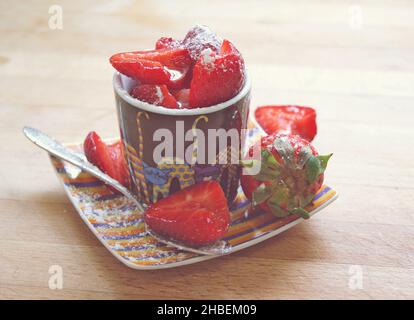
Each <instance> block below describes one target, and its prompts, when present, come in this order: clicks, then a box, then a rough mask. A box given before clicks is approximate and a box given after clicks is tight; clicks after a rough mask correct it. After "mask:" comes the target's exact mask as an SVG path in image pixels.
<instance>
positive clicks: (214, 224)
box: [145, 181, 230, 246]
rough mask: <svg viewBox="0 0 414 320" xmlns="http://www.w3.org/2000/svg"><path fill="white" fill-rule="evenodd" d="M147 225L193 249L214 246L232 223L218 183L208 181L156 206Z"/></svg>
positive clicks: (174, 195) (146, 220)
mask: <svg viewBox="0 0 414 320" xmlns="http://www.w3.org/2000/svg"><path fill="white" fill-rule="evenodd" d="M145 222H146V223H147V225H148V226H149V228H150V229H151V230H153V231H154V232H155V233H158V234H160V235H163V236H166V237H169V238H172V239H174V240H176V241H181V242H183V243H185V244H189V245H192V246H202V245H207V244H211V243H214V242H215V241H217V240H219V239H220V238H222V237H223V236H224V235H225V234H226V232H227V230H228V228H229V223H230V213H229V209H228V207H227V200H226V197H225V196H224V192H223V190H222V189H221V186H220V184H219V183H218V182H217V181H205V182H201V183H198V184H196V185H193V186H191V187H189V188H186V189H183V190H181V191H178V192H176V193H174V194H172V195H171V196H169V197H167V198H163V199H161V200H159V201H158V202H156V203H155V204H152V205H151V206H150V207H149V208H148V210H147V211H146V212H145Z"/></svg>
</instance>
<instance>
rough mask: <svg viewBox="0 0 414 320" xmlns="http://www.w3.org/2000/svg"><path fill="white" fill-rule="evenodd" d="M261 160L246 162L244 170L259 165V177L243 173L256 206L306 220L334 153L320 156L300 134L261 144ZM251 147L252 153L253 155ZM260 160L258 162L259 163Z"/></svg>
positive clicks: (267, 139) (277, 136)
mask: <svg viewBox="0 0 414 320" xmlns="http://www.w3.org/2000/svg"><path fill="white" fill-rule="evenodd" d="M258 144H259V145H258V146H256V147H259V148H260V155H261V159H260V160H258V159H256V160H250V161H249V160H246V161H244V162H243V163H244V165H245V167H247V168H246V169H247V172H248V171H249V169H248V167H249V166H253V165H260V170H259V173H258V174H255V175H248V174H243V175H242V178H241V184H242V188H243V191H244V193H245V195H246V197H247V198H248V199H250V200H251V201H252V205H253V207H255V206H259V207H260V208H261V209H263V210H265V211H266V212H271V213H273V214H274V215H275V216H277V217H286V216H288V215H291V214H297V215H300V216H301V217H303V218H305V219H307V218H309V217H310V216H309V213H308V212H307V211H306V210H305V207H306V206H307V205H309V204H310V203H312V200H313V198H314V197H315V195H316V193H317V192H318V190H319V189H320V188H321V186H322V184H323V179H324V172H325V170H326V166H327V164H328V161H329V159H330V157H331V156H332V154H329V155H318V152H317V151H316V149H315V148H314V147H313V146H312V145H311V144H310V142H309V141H307V140H305V139H303V138H301V137H299V136H298V135H286V134H277V133H275V134H272V135H269V136H266V137H263V138H262V139H261V141H259V142H258ZM253 148H254V146H252V147H251V148H250V149H249V153H250V155H251V156H252V153H253ZM258 161H259V162H258Z"/></svg>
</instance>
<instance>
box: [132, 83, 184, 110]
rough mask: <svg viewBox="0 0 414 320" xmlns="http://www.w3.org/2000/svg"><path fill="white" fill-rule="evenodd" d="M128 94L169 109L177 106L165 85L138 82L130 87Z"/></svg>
mask: <svg viewBox="0 0 414 320" xmlns="http://www.w3.org/2000/svg"><path fill="white" fill-rule="evenodd" d="M130 95H131V96H132V97H134V98H136V99H138V100H141V101H144V102H148V103H151V104H155V105H157V106H163V107H165V108H170V109H177V108H178V103H177V100H175V98H174V96H173V95H172V94H171V93H170V91H169V90H168V88H167V86H166V85H158V86H157V85H155V84H139V85H137V86H135V87H133V88H132V89H131V92H130Z"/></svg>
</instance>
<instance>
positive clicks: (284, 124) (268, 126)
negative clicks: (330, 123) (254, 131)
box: [255, 105, 317, 141]
mask: <svg viewBox="0 0 414 320" xmlns="http://www.w3.org/2000/svg"><path fill="white" fill-rule="evenodd" d="M255 117H256V120H257V122H258V123H259V124H260V126H261V127H262V128H263V130H264V131H266V133H268V134H272V133H275V132H280V133H285V134H297V135H299V136H301V137H302V138H303V139H306V140H308V141H312V140H313V138H314V137H315V136H316V133H317V126H316V111H315V110H314V109H312V108H309V107H299V106H289V105H287V106H263V107H259V108H257V109H256V111H255Z"/></svg>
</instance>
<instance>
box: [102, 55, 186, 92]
mask: <svg viewBox="0 0 414 320" xmlns="http://www.w3.org/2000/svg"><path fill="white" fill-rule="evenodd" d="M110 62H111V64H112V66H113V67H114V68H115V69H116V70H118V71H119V72H120V73H122V74H124V75H126V76H128V77H130V78H133V79H135V80H138V81H140V83H144V84H166V85H168V86H170V87H171V88H179V87H181V86H182V83H183V82H184V81H185V79H187V77H188V73H189V71H190V66H191V63H192V60H191V57H190V53H189V51H188V50H187V49H184V48H164V49H159V50H147V51H134V52H124V53H117V54H115V55H113V56H112V57H111V58H110Z"/></svg>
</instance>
